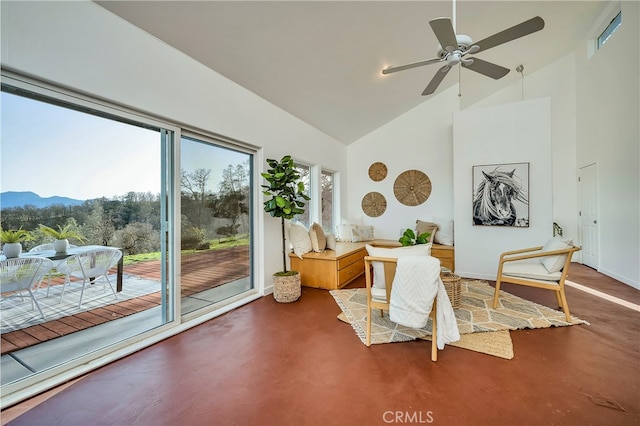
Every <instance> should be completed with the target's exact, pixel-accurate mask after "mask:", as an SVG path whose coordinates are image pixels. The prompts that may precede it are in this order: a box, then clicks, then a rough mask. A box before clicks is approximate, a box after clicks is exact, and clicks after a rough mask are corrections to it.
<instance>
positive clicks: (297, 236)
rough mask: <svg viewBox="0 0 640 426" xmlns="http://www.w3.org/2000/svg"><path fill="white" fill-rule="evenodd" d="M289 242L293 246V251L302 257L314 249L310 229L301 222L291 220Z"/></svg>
mask: <svg viewBox="0 0 640 426" xmlns="http://www.w3.org/2000/svg"><path fill="white" fill-rule="evenodd" d="M289 242H290V243H291V246H292V247H293V252H294V253H295V254H296V256H298V257H299V258H300V259H302V255H303V254H305V253H309V252H310V251H311V250H313V247H312V246H311V238H309V231H307V228H305V227H304V225H302V224H300V223H294V222H291V225H290V227H289Z"/></svg>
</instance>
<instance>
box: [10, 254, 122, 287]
mask: <svg viewBox="0 0 640 426" xmlns="http://www.w3.org/2000/svg"><path fill="white" fill-rule="evenodd" d="M105 247H106V246H78V247H69V248H68V249H67V251H66V252H65V253H56V251H55V250H43V251H38V252H26V253H21V254H20V257H46V258H47V259H50V260H52V261H54V262H55V261H56V260H63V259H66V258H67V257H69V256H72V255H74V254H78V253H84V252H87V251H91V250H97V249H102V248H105ZM109 248H116V249H118V250H120V251H122V249H120V248H118V247H109ZM123 271H124V253H123V255H122V256H120V260H119V261H118V272H117V274H116V291H117V292H121V291H122V272H123Z"/></svg>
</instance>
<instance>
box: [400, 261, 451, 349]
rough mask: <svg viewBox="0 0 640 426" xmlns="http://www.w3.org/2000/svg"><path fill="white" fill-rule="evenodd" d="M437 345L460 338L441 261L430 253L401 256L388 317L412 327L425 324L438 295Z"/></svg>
mask: <svg viewBox="0 0 640 426" xmlns="http://www.w3.org/2000/svg"><path fill="white" fill-rule="evenodd" d="M436 296H437V300H436V320H437V321H436V323H437V327H436V332H437V333H436V335H437V345H438V349H443V348H444V345H445V344H447V343H452V342H456V341H458V340H460V332H459V330H458V323H457V322H456V317H455V313H454V312H453V307H452V306H451V301H450V300H449V296H447V291H446V289H445V288H444V284H443V283H442V280H441V279H440V262H439V261H438V259H436V258H434V257H431V256H406V257H401V258H398V266H397V268H396V275H395V278H394V280H393V286H392V288H391V300H390V306H389V318H390V319H391V321H393V322H395V323H397V324H400V325H404V326H406V327H411V328H422V327H424V326H425V325H426V324H427V321H428V320H429V314H430V313H431V307H432V306H433V299H434V298H436Z"/></svg>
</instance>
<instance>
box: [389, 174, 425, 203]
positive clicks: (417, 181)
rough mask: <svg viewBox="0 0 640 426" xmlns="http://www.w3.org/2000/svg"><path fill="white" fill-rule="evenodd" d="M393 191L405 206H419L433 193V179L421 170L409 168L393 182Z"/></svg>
mask: <svg viewBox="0 0 640 426" xmlns="http://www.w3.org/2000/svg"><path fill="white" fill-rule="evenodd" d="M393 193H394V194H395V196H396V198H397V199H398V201H400V202H401V203H402V204H404V205H405V206H418V205H420V204H422V203H424V202H425V201H427V198H429V195H431V180H430V179H429V176H427V175H426V174H424V173H422V172H421V171H420V170H407V171H406V172H402V173H400V176H398V178H397V179H396V181H395V182H394V183H393Z"/></svg>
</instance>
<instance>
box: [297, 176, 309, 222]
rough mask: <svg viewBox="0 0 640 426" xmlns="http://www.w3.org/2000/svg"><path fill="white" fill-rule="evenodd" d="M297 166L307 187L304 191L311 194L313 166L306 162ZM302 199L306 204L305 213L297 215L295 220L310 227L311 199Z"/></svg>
mask: <svg viewBox="0 0 640 426" xmlns="http://www.w3.org/2000/svg"><path fill="white" fill-rule="evenodd" d="M295 167H296V170H297V171H298V173H299V174H300V180H301V181H302V182H303V183H304V188H305V190H304V193H305V195H307V196H309V189H310V188H311V173H310V172H311V168H310V167H309V166H307V165H304V164H296V165H295ZM300 201H303V202H304V204H305V206H304V214H299V215H297V216H296V217H295V220H297V221H298V222H300V223H301V224H303V225H304V226H305V227H306V228H309V226H310V225H311V221H310V220H309V203H310V202H311V201H305V200H300Z"/></svg>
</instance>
